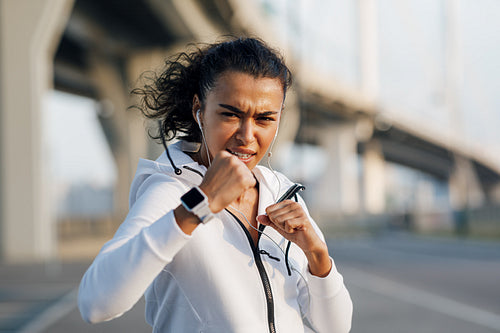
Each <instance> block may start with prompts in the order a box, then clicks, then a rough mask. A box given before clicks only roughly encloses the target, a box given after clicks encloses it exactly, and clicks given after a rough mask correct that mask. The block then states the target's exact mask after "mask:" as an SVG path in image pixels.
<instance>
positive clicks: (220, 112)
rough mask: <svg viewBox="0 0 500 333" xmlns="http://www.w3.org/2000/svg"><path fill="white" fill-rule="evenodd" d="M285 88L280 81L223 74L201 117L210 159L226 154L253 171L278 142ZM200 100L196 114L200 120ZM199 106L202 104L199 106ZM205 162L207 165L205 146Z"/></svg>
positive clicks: (210, 94) (211, 93)
mask: <svg viewBox="0 0 500 333" xmlns="http://www.w3.org/2000/svg"><path fill="white" fill-rule="evenodd" d="M282 102H283V88H282V84H281V82H280V80H279V79H272V78H255V77H253V76H251V75H248V74H244V73H241V72H233V71H228V72H225V73H223V74H222V75H221V76H219V78H218V79H217V80H216V82H215V86H214V88H213V89H212V90H210V91H209V92H208V94H207V95H206V98H205V103H204V104H203V107H202V111H201V113H200V120H201V124H202V128H203V133H204V135H205V140H206V143H207V146H208V149H209V151H210V159H212V158H213V156H215V154H217V153H218V152H219V151H221V150H226V151H228V152H229V153H231V154H233V155H235V156H236V157H238V158H239V159H240V160H241V161H242V162H244V163H245V164H246V165H247V166H248V168H249V169H253V168H254V167H255V166H256V165H257V164H258V163H259V161H260V160H261V159H262V158H263V157H264V155H265V154H266V151H267V150H268V148H269V146H270V145H271V142H272V141H273V139H274V136H275V134H276V131H277V129H278V124H279V121H280V117H281V107H282ZM196 104H197V102H196V98H195V103H194V108H193V113H194V116H195V118H196V110H197V109H199V106H197V105H196ZM198 104H199V103H198ZM201 151H202V160H203V161H207V156H206V150H205V147H204V145H202V148H201Z"/></svg>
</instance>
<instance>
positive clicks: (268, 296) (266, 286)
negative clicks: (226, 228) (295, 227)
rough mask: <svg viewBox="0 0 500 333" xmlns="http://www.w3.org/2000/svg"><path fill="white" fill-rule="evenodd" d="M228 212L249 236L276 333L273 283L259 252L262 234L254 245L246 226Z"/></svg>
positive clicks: (272, 331) (269, 319) (272, 332)
mask: <svg viewBox="0 0 500 333" xmlns="http://www.w3.org/2000/svg"><path fill="white" fill-rule="evenodd" d="M226 211H227V212H228V213H229V214H231V216H232V217H234V219H235V220H236V221H237V222H238V224H239V225H240V227H241V228H242V229H243V231H244V232H245V235H246V236H247V239H248V242H249V244H250V247H251V248H252V253H253V257H254V259H255V265H256V266H257V270H258V271H259V275H260V279H261V281H262V286H263V287H264V294H265V295H266V303H267V324H268V327H269V333H276V325H275V322H274V299H273V293H272V290H271V283H270V282H269V277H268V276H267V273H266V270H265V268H264V265H263V264H262V259H261V257H260V252H259V239H260V235H261V234H262V233H259V236H258V238H257V244H254V242H253V240H252V236H251V235H250V232H248V229H247V228H245V225H244V224H243V223H242V222H241V221H240V219H239V218H238V217H236V215H234V214H233V213H231V212H230V211H229V210H227V209H226ZM264 228H265V225H262V224H261V225H260V226H259V230H260V231H263V230H264Z"/></svg>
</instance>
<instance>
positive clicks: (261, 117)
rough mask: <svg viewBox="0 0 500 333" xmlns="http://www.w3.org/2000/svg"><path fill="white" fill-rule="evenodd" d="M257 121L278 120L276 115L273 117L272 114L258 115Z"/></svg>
mask: <svg viewBox="0 0 500 333" xmlns="http://www.w3.org/2000/svg"><path fill="white" fill-rule="evenodd" d="M257 121H260V122H266V123H267V122H273V121H276V119H275V118H274V117H271V116H258V117H257Z"/></svg>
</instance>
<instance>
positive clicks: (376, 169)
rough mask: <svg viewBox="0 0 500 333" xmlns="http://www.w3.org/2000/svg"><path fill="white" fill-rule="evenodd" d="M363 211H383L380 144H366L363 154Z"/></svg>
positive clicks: (382, 175)
mask: <svg viewBox="0 0 500 333" xmlns="http://www.w3.org/2000/svg"><path fill="white" fill-rule="evenodd" d="M363 192H364V193H363V194H364V195H363V200H364V209H365V211H366V212H367V213H370V214H380V213H383V212H384V210H385V160H384V156H383V154H382V148H381V147H380V144H379V143H378V142H376V141H374V140H372V141H371V142H368V143H367V144H366V146H365V152H364V154H363Z"/></svg>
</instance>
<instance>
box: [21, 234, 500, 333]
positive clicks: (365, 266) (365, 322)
mask: <svg viewBox="0 0 500 333" xmlns="http://www.w3.org/2000/svg"><path fill="white" fill-rule="evenodd" d="M328 243H329V246H330V249H331V252H332V254H333V256H334V258H335V260H336V263H337V267H338V269H339V270H340V271H341V273H342V274H343V275H344V279H345V282H346V285H347V287H348V289H349V291H350V293H351V296H352V299H353V302H354V318H353V328H352V330H351V332H353V333H379V332H380V333H406V332H408V333H446V332H450V333H451V332H453V333H490V332H500V243H496V244H495V243H481V242H472V241H463V240H456V239H448V240H444V239H430V238H420V237H415V236H412V235H407V234H397V233H390V234H384V235H379V236H377V237H360V238H354V239H353V238H351V239H330V240H329V241H328ZM74 297H75V295H74V294H69V295H68V297H67V299H66V300H62V301H61V302H60V304H59V305H58V306H53V307H52V311H48V312H51V313H52V315H47V316H45V317H46V318H45V319H44V320H45V321H43V320H42V321H40V319H38V322H36V321H35V323H36V325H32V326H31V329H33V331H37V332H46V333H59V332H61V333H62V332H64V333H67V332H71V333H80V332H151V328H150V327H149V326H148V325H147V324H145V323H144V315H143V311H144V304H143V302H142V301H141V302H140V303H139V304H138V305H137V306H136V307H134V309H132V310H131V311H130V312H128V313H126V314H125V315H124V316H123V317H122V318H118V319H115V320H113V321H111V322H108V323H103V324H97V325H89V324H86V323H84V322H83V321H82V320H81V318H80V316H79V314H78V310H77V309H76V307H75V303H74ZM49 314H50V313H49ZM42 317H43V316H42ZM51 320H52V322H51ZM35 327H38V328H41V327H44V329H43V330H36V329H35Z"/></svg>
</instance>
